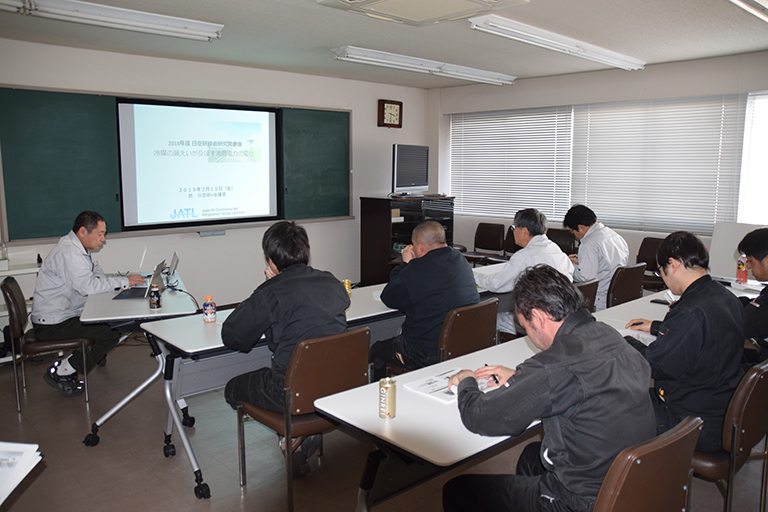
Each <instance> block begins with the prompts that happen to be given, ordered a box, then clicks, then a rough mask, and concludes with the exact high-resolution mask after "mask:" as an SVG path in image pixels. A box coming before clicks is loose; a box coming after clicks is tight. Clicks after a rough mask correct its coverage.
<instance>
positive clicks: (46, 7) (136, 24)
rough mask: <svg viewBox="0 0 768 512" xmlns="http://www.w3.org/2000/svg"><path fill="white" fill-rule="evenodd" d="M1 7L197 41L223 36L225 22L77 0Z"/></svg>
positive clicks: (2, 3) (6, 1) (13, 2)
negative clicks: (219, 22)
mask: <svg viewBox="0 0 768 512" xmlns="http://www.w3.org/2000/svg"><path fill="white" fill-rule="evenodd" d="M0 10H3V11H10V12H17V13H19V14H25V15H32V16H39V17H41V18H50V19H55V20H62V21H71V22H74V23H83V24H86V25H96V26H99V27H108V28H117V29H121V30H131V31H133V32H142V33H145V34H157V35H161V36H172V37H181V38H184V39H193V40H196V41H212V40H213V39H221V31H222V29H223V28H224V25H219V24H218V23H207V22H204V21H196V20H188V19H185V18H176V17H174V16H164V15H162V14H153V13H148V12H141V11H133V10H130V9H121V8H119V7H110V6H106V5H99V4H92V3H89V2H79V1H77V0H0Z"/></svg>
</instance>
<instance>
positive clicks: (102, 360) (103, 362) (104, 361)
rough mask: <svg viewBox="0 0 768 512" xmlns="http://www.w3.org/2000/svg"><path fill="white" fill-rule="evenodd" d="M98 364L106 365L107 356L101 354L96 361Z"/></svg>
mask: <svg viewBox="0 0 768 512" xmlns="http://www.w3.org/2000/svg"><path fill="white" fill-rule="evenodd" d="M96 364H97V365H99V366H106V365H107V356H103V357H102V358H101V359H99V362H98V363H96Z"/></svg>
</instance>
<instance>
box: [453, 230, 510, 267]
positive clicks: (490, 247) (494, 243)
mask: <svg viewBox="0 0 768 512" xmlns="http://www.w3.org/2000/svg"><path fill="white" fill-rule="evenodd" d="M487 251H495V252H487ZM502 251H504V224H491V223H487V222H481V223H480V224H478V225H477V229H475V246H474V249H473V250H472V251H468V252H465V253H462V254H463V255H464V257H465V258H467V261H468V262H470V263H471V264H473V265H475V264H477V263H483V260H484V259H485V258H486V257H488V256H498V255H499V254H501V253H502Z"/></svg>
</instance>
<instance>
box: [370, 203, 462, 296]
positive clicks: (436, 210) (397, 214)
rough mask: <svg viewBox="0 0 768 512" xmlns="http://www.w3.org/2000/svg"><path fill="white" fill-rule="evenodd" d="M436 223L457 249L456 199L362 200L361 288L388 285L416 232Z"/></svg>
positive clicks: (450, 243)
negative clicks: (454, 218)
mask: <svg viewBox="0 0 768 512" xmlns="http://www.w3.org/2000/svg"><path fill="white" fill-rule="evenodd" d="M425 220H435V221H437V222H439V223H440V224H442V225H443V227H444V228H445V238H446V242H447V243H448V245H453V197H440V196H437V197H361V198H360V285H361V286H369V285H372V284H379V283H386V282H388V281H389V273H390V271H391V270H392V267H393V265H395V264H396V262H397V260H399V258H400V253H401V252H402V250H403V247H405V246H406V245H408V244H410V243H411V234H412V233H413V228H415V227H416V226H418V225H419V223H421V222H423V221H425Z"/></svg>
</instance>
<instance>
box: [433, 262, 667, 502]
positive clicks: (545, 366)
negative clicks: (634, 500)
mask: <svg viewBox="0 0 768 512" xmlns="http://www.w3.org/2000/svg"><path fill="white" fill-rule="evenodd" d="M512 301H513V303H514V305H515V311H516V314H517V317H518V320H519V322H520V324H521V325H522V326H523V327H525V328H526V331H527V333H528V337H529V338H530V340H531V342H532V343H533V344H534V345H535V346H536V347H537V348H538V349H539V350H541V352H539V353H538V354H536V355H534V356H533V357H531V358H529V359H527V360H526V361H524V362H523V363H522V364H521V365H519V366H518V367H517V368H516V369H514V370H513V369H510V368H506V367H504V366H485V367H483V368H480V369H479V370H477V371H475V372H472V371H470V370H462V371H461V372H459V373H458V374H456V375H454V376H453V377H452V378H451V380H450V382H449V385H450V386H456V387H457V393H458V407H459V412H460V414H461V419H462V422H463V423H464V425H465V426H466V427H467V428H468V429H469V430H471V431H472V432H476V433H478V434H481V435H489V436H497V435H513V436H514V435H519V434H521V433H522V432H524V431H525V430H526V429H527V427H528V425H529V424H530V423H531V422H532V421H533V420H536V419H541V421H542V424H543V427H544V437H543V439H542V441H541V442H540V443H538V442H537V443H531V444H529V445H528V446H526V448H525V449H524V450H523V453H522V454H521V455H520V458H519V460H518V462H517V471H516V474H515V475H474V474H468V475H462V476H459V477H456V478H454V479H453V480H450V481H449V482H448V483H446V484H445V486H444V487H443V510H445V511H446V512H454V511H474V510H477V511H483V512H487V511H488V510H510V511H520V512H530V511H550V510H551V511H555V510H557V511H590V510H592V507H593V505H594V502H595V499H596V498H597V494H598V492H599V491H600V486H601V485H602V482H603V479H604V477H605V474H606V473H607V472H608V469H609V468H610V466H611V464H612V463H613V459H614V458H615V457H616V455H618V453H619V452H620V451H621V450H623V449H624V448H627V447H629V446H633V445H636V444H639V443H641V442H643V441H645V440H647V439H650V438H651V437H653V436H654V435H655V424H654V416H653V407H652V405H651V399H650V396H649V395H648V391H647V390H648V384H649V382H650V378H651V369H650V367H649V365H648V363H647V362H646V361H645V359H644V358H643V357H642V356H641V355H640V354H639V353H637V352H636V351H635V350H634V349H632V348H631V347H630V346H628V345H627V344H626V342H625V341H624V340H623V338H622V337H621V335H620V334H619V333H618V332H617V331H616V330H614V329H613V328H611V327H609V326H608V325H605V324H603V323H601V322H597V321H596V320H595V319H594V317H592V315H591V314H590V313H589V312H588V311H587V310H586V309H584V297H583V296H582V295H581V293H580V292H579V291H578V290H577V289H576V288H575V287H574V286H573V284H572V283H571V282H570V281H569V280H568V279H567V278H566V277H565V276H564V275H563V274H561V273H560V272H558V271H557V270H555V269H553V268H552V267H549V266H547V265H537V266H535V267H531V268H529V269H527V270H526V271H525V272H523V274H521V276H520V277H519V279H518V281H517V283H516V285H515V288H514V290H513V291H512ZM493 376H495V377H496V379H498V384H497V383H496V382H495V381H494V379H493ZM477 379H491V381H490V382H489V383H488V386H489V387H495V386H502V388H501V389H498V390H495V391H492V392H490V393H482V392H480V390H479V389H478V385H477Z"/></svg>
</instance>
